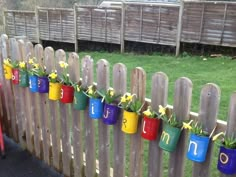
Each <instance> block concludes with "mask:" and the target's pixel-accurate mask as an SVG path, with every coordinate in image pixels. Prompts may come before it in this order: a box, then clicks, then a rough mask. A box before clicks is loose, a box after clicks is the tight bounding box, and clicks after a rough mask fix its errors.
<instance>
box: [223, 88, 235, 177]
mask: <svg viewBox="0 0 236 177" xmlns="http://www.w3.org/2000/svg"><path fill="white" fill-rule="evenodd" d="M235 132H236V92H234V93H233V94H232V95H231V98H230V103H229V111H228V120H227V128H226V137H228V138H231V137H232V136H233V138H236V134H235ZM235 176H236V175H235V174H234V175H225V174H222V173H220V177H235Z"/></svg>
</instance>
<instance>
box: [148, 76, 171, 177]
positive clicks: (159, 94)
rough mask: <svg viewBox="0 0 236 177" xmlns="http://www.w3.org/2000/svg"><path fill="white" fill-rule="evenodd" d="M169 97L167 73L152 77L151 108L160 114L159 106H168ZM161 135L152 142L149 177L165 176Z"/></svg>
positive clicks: (149, 153) (149, 156)
mask: <svg viewBox="0 0 236 177" xmlns="http://www.w3.org/2000/svg"><path fill="white" fill-rule="evenodd" d="M167 96H168V77H167V76H166V74H165V73H162V72H159V73H155V74H154V75H153V76H152V96H151V107H152V108H153V110H155V111H156V112H158V109H159V105H162V106H163V107H166V106H167ZM160 135H161V133H159V134H158V136H157V139H156V140H155V141H150V143H149V151H148V158H149V159H148V165H149V166H148V176H149V177H154V176H159V177H162V176H163V167H162V166H163V165H162V163H163V162H162V157H163V153H162V150H161V149H160V148H159V146H158V142H159V140H160Z"/></svg>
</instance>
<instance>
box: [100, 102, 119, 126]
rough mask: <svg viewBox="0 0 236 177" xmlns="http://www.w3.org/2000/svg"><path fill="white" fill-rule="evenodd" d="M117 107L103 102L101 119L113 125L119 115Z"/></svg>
mask: <svg viewBox="0 0 236 177" xmlns="http://www.w3.org/2000/svg"><path fill="white" fill-rule="evenodd" d="M119 111H120V109H119V107H117V106H116V105H113V104H107V103H105V106H104V111H103V116H102V121H103V123H104V124H107V125H114V124H115V123H116V122H117V120H118V117H119Z"/></svg>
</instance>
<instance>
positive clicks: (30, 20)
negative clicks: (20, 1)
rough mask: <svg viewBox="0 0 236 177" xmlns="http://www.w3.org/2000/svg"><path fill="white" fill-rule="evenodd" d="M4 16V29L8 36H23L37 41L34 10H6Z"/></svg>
mask: <svg viewBox="0 0 236 177" xmlns="http://www.w3.org/2000/svg"><path fill="white" fill-rule="evenodd" d="M4 16H5V29H6V33H7V34H8V36H9V37H15V36H25V37H27V38H28V39H29V40H30V41H32V42H36V43H38V42H39V41H38V38H37V25H36V16H35V12H34V11H14V10H7V11H5V12H4Z"/></svg>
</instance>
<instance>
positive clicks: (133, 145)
mask: <svg viewBox="0 0 236 177" xmlns="http://www.w3.org/2000/svg"><path fill="white" fill-rule="evenodd" d="M131 93H132V94H136V96H137V98H138V99H139V100H140V101H141V102H142V103H144V102H145V96H146V73H145V71H144V70H143V69H142V68H139V67H136V68H135V69H133V70H132V73H131ZM141 123H142V119H141V117H140V116H139V121H138V129H137V132H136V133H135V134H133V135H130V173H129V176H130V177H142V176H143V174H142V173H143V171H142V170H143V169H142V167H143V165H142V163H143V152H142V151H143V139H142V138H140V134H141Z"/></svg>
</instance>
